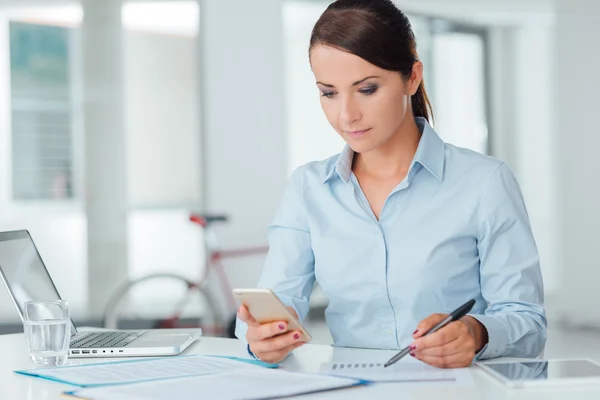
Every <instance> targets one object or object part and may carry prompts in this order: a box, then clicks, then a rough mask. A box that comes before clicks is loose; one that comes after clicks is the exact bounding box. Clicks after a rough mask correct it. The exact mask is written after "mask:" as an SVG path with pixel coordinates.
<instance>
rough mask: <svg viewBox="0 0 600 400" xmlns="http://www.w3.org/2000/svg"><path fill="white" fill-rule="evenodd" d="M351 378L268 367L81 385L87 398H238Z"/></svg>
mask: <svg viewBox="0 0 600 400" xmlns="http://www.w3.org/2000/svg"><path fill="white" fill-rule="evenodd" d="M356 383H357V381H356V380H354V379H346V378H339V377H333V376H327V375H316V374H303V373H297V372H285V371H278V370H269V369H263V368H261V369H258V370H257V369H253V370H246V371H240V370H238V371H232V372H227V373H221V374H217V375H210V376H206V375H204V376H196V377H193V378H183V379H174V380H168V381H155V382H147V383H137V384H133V385H124V386H111V387H100V388H92V389H81V390H77V391H76V392H75V396H77V397H78V398H84V399H91V400H142V399H144V400H173V399H177V400H186V399H194V400H196V399H210V400H241V399H247V400H252V399H266V398H280V397H286V396H293V395H298V394H304V393H313V392H319V391H323V390H331V389H339V388H343V387H348V386H353V385H355V384H356Z"/></svg>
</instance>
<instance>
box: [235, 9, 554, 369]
mask: <svg viewBox="0 0 600 400" xmlns="http://www.w3.org/2000/svg"><path fill="white" fill-rule="evenodd" d="M309 58H310V63H311V67H312V70H313V73H314V75H315V78H316V81H317V83H316V84H317V86H318V88H319V90H320V92H321V105H322V107H323V110H324V112H325V114H326V116H327V119H328V120H329V123H330V124H331V125H332V127H333V128H334V129H335V130H336V131H337V132H338V134H339V135H341V137H342V138H343V139H344V140H345V142H346V143H347V146H346V148H345V149H344V150H343V152H342V153H341V154H339V155H337V156H334V157H332V158H330V159H328V160H325V161H321V162H313V163H309V164H307V165H305V166H303V167H301V168H299V169H297V170H296V171H295V172H294V173H293V174H292V177H291V178H290V182H289V186H288V188H287V190H286V192H285V195H284V198H283V203H282V205H281V207H280V209H279V211H278V212H277V214H276V216H275V219H274V221H273V223H272V225H271V226H270V227H269V243H270V251H269V255H268V257H267V260H266V265H265V268H264V270H263V274H262V278H261V280H260V283H259V287H267V288H271V289H272V290H273V291H274V292H275V293H276V294H277V296H278V297H279V298H280V300H281V301H282V302H283V303H284V304H286V305H287V306H289V307H290V308H291V309H292V310H293V312H294V313H296V314H297V315H298V316H299V318H300V320H302V319H303V318H304V317H305V316H306V314H307V312H308V308H309V303H308V300H309V297H310V294H311V291H312V288H313V284H314V282H315V280H316V281H317V282H318V283H319V285H320V286H321V287H322V289H323V291H324V292H325V294H326V295H327V297H328V299H329V306H328V308H327V310H326V318H327V324H328V326H329V329H330V331H331V334H332V337H333V339H334V344H335V345H337V346H349V347H364V348H382V349H398V348H402V347H404V346H407V345H411V349H412V352H411V355H412V356H413V357H416V358H417V359H419V360H421V361H423V362H425V363H428V364H430V365H433V366H437V367H465V366H468V365H470V364H471V363H472V362H473V360H474V359H480V358H481V359H483V358H491V357H498V356H514V357H535V356H537V355H539V354H540V353H541V352H542V350H543V347H544V344H545V341H546V318H545V311H544V306H543V284H542V277H541V274H540V268H539V260H538V254H537V250H536V245H535V241H534V239H533V235H532V232H531V228H530V224H529V220H528V216H527V212H526V210H525V206H524V203H523V199H522V197H521V193H520V189H519V186H518V184H517V181H516V179H515V177H514V175H513V173H512V172H511V170H510V169H509V168H508V167H507V166H506V165H505V164H504V163H502V162H501V161H499V160H496V159H494V158H491V157H488V156H484V155H481V154H478V153H476V152H473V151H470V150H466V149H462V148H458V147H455V146H452V145H449V144H446V143H444V142H443V141H442V140H441V139H440V138H439V136H438V135H437V134H436V132H435V131H434V130H433V129H432V127H431V126H430V125H429V121H430V120H431V106H430V103H429V100H428V98H427V94H426V92H425V87H424V84H423V64H422V63H421V62H420V61H419V60H418V56H417V51H416V43H415V38H414V34H413V32H412V28H411V26H410V23H409V21H408V19H407V18H406V16H405V15H404V14H403V13H402V12H401V11H400V10H398V9H397V8H396V7H395V6H394V5H393V4H392V2H391V1H389V0H372V1H365V0H362V1H361V0H339V1H336V2H334V3H332V4H331V5H330V6H329V7H328V8H327V10H326V11H325V12H324V13H323V15H322V16H321V18H320V19H319V21H318V22H317V23H316V25H315V27H314V29H313V33H312V36H311V40H310V51H309ZM471 298H473V299H475V300H476V305H475V306H474V308H473V309H472V312H471V314H469V315H467V316H465V317H464V318H462V319H461V320H459V321H456V322H453V323H451V324H449V325H447V326H446V327H444V328H443V329H441V330H439V331H437V332H436V333H434V334H431V335H427V336H423V333H424V332H426V331H427V330H428V329H429V328H431V327H432V326H434V325H435V324H436V323H437V322H439V321H441V320H442V319H443V318H444V317H445V316H446V314H444V313H448V312H450V311H452V310H453V309H455V308H456V307H458V306H459V305H461V304H463V303H464V302H466V301H467V300H469V299H471ZM238 316H239V321H238V327H237V332H236V334H237V336H238V337H239V338H240V339H242V340H245V341H247V342H248V344H249V349H250V351H251V352H252V353H253V354H254V355H255V356H256V357H258V358H260V359H261V360H264V361H270V362H278V361H280V360H282V359H283V358H285V357H286V356H287V355H288V354H289V353H290V352H291V351H292V350H293V349H295V348H297V347H299V346H301V345H302V344H303V343H302V342H301V339H300V335H299V334H298V332H293V331H292V332H288V331H287V326H286V324H285V323H284V322H275V323H271V324H263V325H260V324H258V323H257V322H256V321H255V320H254V319H253V318H252V316H251V315H250V314H249V312H248V310H247V309H245V308H244V307H241V308H240V309H239V311H238ZM415 329H416V330H415Z"/></svg>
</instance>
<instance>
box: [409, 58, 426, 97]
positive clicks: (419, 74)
mask: <svg viewBox="0 0 600 400" xmlns="http://www.w3.org/2000/svg"><path fill="white" fill-rule="evenodd" d="M422 80H423V63H422V62H421V61H416V62H415V63H414V64H413V67H412V72H411V73H410V78H409V79H408V88H407V91H408V94H410V95H411V96H414V95H415V93H417V90H418V89H419V85H420V84H421V81H422Z"/></svg>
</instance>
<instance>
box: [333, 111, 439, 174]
mask: <svg viewBox="0 0 600 400" xmlns="http://www.w3.org/2000/svg"><path fill="white" fill-rule="evenodd" d="M415 122H416V123H417V126H418V127H419V130H420V131H421V140H419V145H418V146H417V151H416V153H415V156H414V158H413V161H412V162H411V164H410V169H409V171H410V170H412V169H413V166H414V165H415V164H416V163H419V164H420V165H422V166H423V167H425V169H426V170H427V171H429V173H430V174H432V175H433V176H435V177H436V178H437V179H438V180H440V181H441V180H442V178H443V176H444V158H445V155H444V153H445V147H446V144H445V143H444V141H443V140H442V139H441V138H440V137H439V136H438V134H437V133H436V132H435V130H434V129H433V128H432V127H431V125H429V123H428V122H427V120H426V119H425V118H423V117H416V118H415ZM353 158H354V151H353V150H352V149H351V148H350V146H348V145H346V146H344V150H342V152H341V153H340V155H339V156H338V158H337V160H336V162H335V163H334V164H333V165H332V167H331V168H330V170H329V171H327V176H326V177H325V179H324V180H323V183H327V182H328V181H329V180H330V179H332V178H333V177H335V175H336V174H337V175H338V176H339V177H340V178H341V179H342V180H343V181H344V182H346V183H348V181H349V180H350V175H351V174H352V159H353ZM409 173H410V172H409Z"/></svg>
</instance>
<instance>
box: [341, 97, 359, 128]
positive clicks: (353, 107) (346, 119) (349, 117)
mask: <svg viewBox="0 0 600 400" xmlns="http://www.w3.org/2000/svg"><path fill="white" fill-rule="evenodd" d="M361 116H362V114H361V111H360V107H359V104H358V102H357V101H356V100H355V99H353V98H352V96H346V97H345V98H344V99H343V100H342V102H341V105H340V116H339V119H340V126H345V127H351V126H352V124H353V123H354V122H356V121H358V120H359V119H360V118H361Z"/></svg>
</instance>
